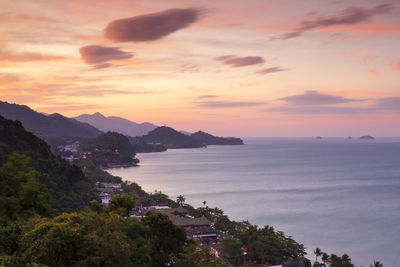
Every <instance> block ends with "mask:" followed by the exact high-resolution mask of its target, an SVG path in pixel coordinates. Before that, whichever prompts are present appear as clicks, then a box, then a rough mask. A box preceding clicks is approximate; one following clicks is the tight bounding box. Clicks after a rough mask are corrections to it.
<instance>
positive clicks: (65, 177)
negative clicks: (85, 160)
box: [0, 116, 96, 211]
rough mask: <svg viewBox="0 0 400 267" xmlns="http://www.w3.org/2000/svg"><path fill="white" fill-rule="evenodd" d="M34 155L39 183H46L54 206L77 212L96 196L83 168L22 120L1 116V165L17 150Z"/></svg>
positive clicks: (33, 163) (34, 165)
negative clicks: (63, 156)
mask: <svg viewBox="0 0 400 267" xmlns="http://www.w3.org/2000/svg"><path fill="white" fill-rule="evenodd" d="M14 152H17V153H20V154H24V155H26V156H28V157H29V158H30V163H29V164H30V166H31V167H32V168H34V169H35V170H36V171H38V172H39V173H40V176H39V178H38V182H39V183H41V184H44V185H46V187H47V188H48V190H49V192H50V194H51V196H52V200H51V205H52V206H53V207H55V208H57V209H58V210H60V211H76V210H79V209H82V208H83V207H85V206H87V205H88V204H89V201H90V200H92V199H94V198H95V197H96V196H95V194H94V191H93V189H94V188H93V184H92V182H90V181H89V179H88V178H87V177H86V176H85V175H84V174H83V172H82V170H81V169H80V168H79V167H77V166H73V165H70V164H69V163H67V162H66V161H64V160H62V159H61V158H60V157H58V156H55V155H54V154H52V153H51V151H50V147H49V146H48V145H47V144H46V143H45V142H44V141H43V140H41V139H39V138H38V137H36V136H35V135H33V134H32V133H30V132H28V131H26V130H25V129H24V127H23V126H22V124H21V123H20V122H19V121H11V120H7V119H5V118H3V117H2V116H0V165H2V164H3V163H5V162H6V161H7V159H8V157H9V156H10V155H11V154H12V153H14Z"/></svg>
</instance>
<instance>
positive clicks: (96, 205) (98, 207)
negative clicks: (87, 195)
mask: <svg viewBox="0 0 400 267" xmlns="http://www.w3.org/2000/svg"><path fill="white" fill-rule="evenodd" d="M89 207H90V209H91V210H92V211H94V212H97V213H101V212H103V211H104V208H103V206H102V205H101V204H100V202H98V201H97V200H95V199H93V200H92V201H90V203H89Z"/></svg>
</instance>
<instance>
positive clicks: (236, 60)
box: [215, 55, 265, 68]
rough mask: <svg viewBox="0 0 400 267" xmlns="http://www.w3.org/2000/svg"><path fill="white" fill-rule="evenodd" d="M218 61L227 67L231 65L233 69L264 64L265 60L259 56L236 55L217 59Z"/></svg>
mask: <svg viewBox="0 0 400 267" xmlns="http://www.w3.org/2000/svg"><path fill="white" fill-rule="evenodd" d="M215 60H217V61H221V62H222V63H223V64H225V65H231V66H232V67H236V68H237V67H245V66H250V65H256V64H261V63H264V62H265V60H264V59H263V58H262V57H259V56H247V57H238V56H234V55H225V56H220V57H217V58H215Z"/></svg>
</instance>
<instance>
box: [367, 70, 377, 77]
mask: <svg viewBox="0 0 400 267" xmlns="http://www.w3.org/2000/svg"><path fill="white" fill-rule="evenodd" d="M365 71H366V72H368V73H369V74H371V75H373V76H376V75H379V71H377V70H376V69H367V70H365Z"/></svg>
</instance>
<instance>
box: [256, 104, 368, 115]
mask: <svg viewBox="0 0 400 267" xmlns="http://www.w3.org/2000/svg"><path fill="white" fill-rule="evenodd" d="M261 112H278V113H286V114H314V115H326V114H360V113H367V112H372V110H371V109H369V108H359V107H331V106H279V107H271V108H266V109H262V110H261Z"/></svg>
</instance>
